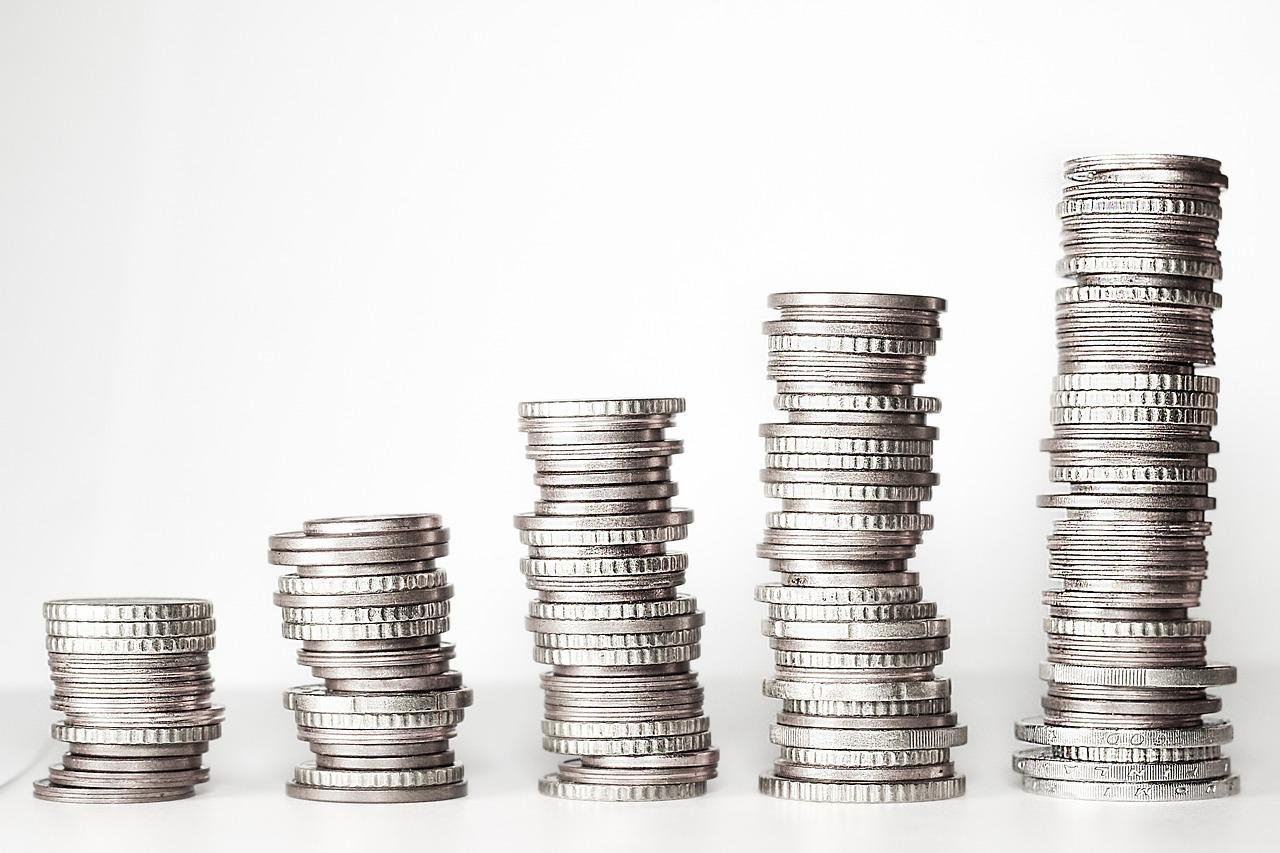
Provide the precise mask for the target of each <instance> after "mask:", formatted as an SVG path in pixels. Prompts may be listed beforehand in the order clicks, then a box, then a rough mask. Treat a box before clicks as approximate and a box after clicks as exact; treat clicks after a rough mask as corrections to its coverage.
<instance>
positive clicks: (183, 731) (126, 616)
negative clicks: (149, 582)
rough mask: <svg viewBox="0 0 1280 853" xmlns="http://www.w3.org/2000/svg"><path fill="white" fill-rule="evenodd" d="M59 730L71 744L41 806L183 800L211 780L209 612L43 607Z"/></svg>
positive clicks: (98, 601) (130, 606) (169, 601)
mask: <svg viewBox="0 0 1280 853" xmlns="http://www.w3.org/2000/svg"><path fill="white" fill-rule="evenodd" d="M44 618H45V628H46V630H47V633H48V640H47V647H48V650H49V672H50V677H51V678H52V679H53V699H52V702H51V705H52V707H53V709H54V710H55V711H59V712H61V713H62V714H64V715H65V719H64V720H62V721H61V722H58V723H55V724H54V726H53V737H54V739H55V740H59V741H63V742H64V743H66V744H67V753H66V754H65V755H63V756H62V762H61V763H60V764H56V765H54V766H53V767H50V768H49V778H47V779H41V780H40V781H38V782H36V783H35V795H36V797H38V798H39V799H42V800H52V801H56V802H64V803H152V802H160V801H164V800H181V799H184V798H186V797H190V796H191V795H192V794H194V793H195V786H196V785H198V784H200V783H201V782H207V781H208V780H209V770H208V768H206V767H202V766H201V761H202V759H203V756H204V753H205V752H207V751H208V749H209V742H210V741H212V740H213V739H214V738H217V737H218V736H219V735H221V734H222V725H221V724H222V719H223V709H222V708H221V707H220V706H218V705H214V704H213V677H212V676H211V675H210V673H209V652H210V651H211V650H212V649H213V643H214V640H213V633H214V621H213V606H212V605H211V604H210V603H209V602H207V601H202V600H200V599H193V598H192V599H188V598H78V599H67V600H63V601H50V602H47V603H46V604H45V605H44Z"/></svg>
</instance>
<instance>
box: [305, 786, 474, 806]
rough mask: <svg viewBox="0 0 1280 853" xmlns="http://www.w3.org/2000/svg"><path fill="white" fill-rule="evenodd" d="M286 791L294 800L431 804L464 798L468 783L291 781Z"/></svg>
mask: <svg viewBox="0 0 1280 853" xmlns="http://www.w3.org/2000/svg"><path fill="white" fill-rule="evenodd" d="M285 793H286V794H288V795H289V796H290V797H293V798H294V799H295V800H315V801H317V802H322V803H430V802H438V801H440V800H455V799H458V798H459V797H465V796H466V795H467V783H466V782H455V783H453V784H450V785H426V786H423V787H420V788H329V787H319V786H315V785H301V784H298V783H297V782H288V783H286V784H285Z"/></svg>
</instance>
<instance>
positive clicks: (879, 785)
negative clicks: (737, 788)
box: [760, 774, 964, 803]
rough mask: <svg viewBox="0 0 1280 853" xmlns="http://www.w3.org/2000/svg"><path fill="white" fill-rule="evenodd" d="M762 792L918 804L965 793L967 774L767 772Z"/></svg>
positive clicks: (809, 798)
mask: <svg viewBox="0 0 1280 853" xmlns="http://www.w3.org/2000/svg"><path fill="white" fill-rule="evenodd" d="M760 793H762V794H768V795H769V796H771V797H778V798H779V799H785V800H801V801H805V802H816V803H918V802H928V801H931V800H946V799H952V798H954V797H959V796H961V795H962V794H964V777H963V776H952V777H950V778H947V779H936V780H929V781H924V782H863V783H857V782H810V781H801V780H796V779H784V778H782V777H780V776H774V775H771V774H765V775H763V776H761V777H760Z"/></svg>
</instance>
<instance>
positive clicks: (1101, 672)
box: [1014, 155, 1238, 800]
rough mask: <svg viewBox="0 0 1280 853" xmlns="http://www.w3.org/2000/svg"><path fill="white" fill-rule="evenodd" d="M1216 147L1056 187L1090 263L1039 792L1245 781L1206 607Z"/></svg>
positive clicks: (1070, 259)
mask: <svg viewBox="0 0 1280 853" xmlns="http://www.w3.org/2000/svg"><path fill="white" fill-rule="evenodd" d="M1220 166H1221V164H1220V163H1218V161H1216V160H1209V159H1207V158H1203V157H1185V156H1171V155H1108V156H1099V157H1083V158H1080V159H1077V160H1071V161H1069V162H1068V163H1067V164H1066V173H1065V174H1066V187H1065V189H1064V190H1063V198H1062V202H1061V204H1059V206H1058V213H1059V215H1060V216H1061V218H1062V225H1063V240H1062V245H1063V249H1064V253H1065V257H1064V258H1063V260H1062V261H1061V262H1060V263H1059V265H1058V271H1059V272H1060V273H1061V274H1062V275H1064V276H1067V277H1069V278H1073V279H1074V281H1073V283H1072V284H1071V285H1069V286H1067V287H1063V288H1061V289H1059V291H1058V300H1057V301H1058V313H1057V328H1058V359H1059V368H1058V369H1059V374H1058V376H1057V378H1056V379H1055V381H1054V386H1053V393H1052V397H1051V400H1050V406H1051V409H1050V411H1051V413H1052V423H1053V433H1054V434H1053V438H1051V439H1048V440H1047V441H1045V442H1044V443H1043V449H1044V450H1045V451H1047V452H1048V453H1049V458H1050V479H1051V480H1052V481H1053V482H1055V483H1062V484H1065V485H1066V488H1067V491H1066V492H1065V493H1062V494H1053V495H1046V496H1044V497H1042V498H1041V500H1040V504H1041V505H1042V506H1047V507H1054V508H1060V509H1065V510H1066V513H1067V515H1066V518H1065V519H1061V520H1059V521H1056V522H1055V523H1054V530H1053V534H1052V535H1051V536H1050V537H1049V574H1050V577H1051V578H1052V585H1051V587H1050V589H1049V590H1048V591H1047V592H1046V593H1045V603H1046V604H1048V605H1049V617H1048V618H1047V619H1046V620H1045V633H1046V634H1047V635H1048V646H1049V656H1048V657H1049V659H1048V661H1046V662H1045V663H1044V664H1042V665H1041V677H1042V678H1043V679H1044V680H1045V681H1046V682H1048V691H1047V695H1046V696H1045V697H1044V698H1043V699H1042V700H1041V704H1042V706H1043V708H1044V716H1043V718H1038V719H1030V720H1024V721H1023V722H1021V723H1019V724H1018V726H1017V733H1018V736H1019V738H1020V739H1022V740H1024V741H1028V742H1030V743H1033V744H1037V745H1038V748H1035V749H1030V750H1025V751H1023V752H1020V753H1018V754H1017V755H1015V756H1014V767H1015V768H1016V769H1017V770H1018V771H1019V772H1020V773H1022V775H1023V785H1024V788H1026V789H1027V790H1029V791H1032V792H1035V793H1042V794H1049V795H1052V796H1060V797H1070V798H1080V799H1109V800H1116V799H1120V800H1171V799H1172V800H1186V799H1202V798H1207V797H1219V796H1223V795H1226V794H1231V793H1234V792H1235V791H1236V790H1237V787H1238V783H1237V781H1236V779H1235V777H1231V776H1230V763H1229V761H1228V760H1227V759H1226V758H1224V757H1223V756H1222V753H1221V749H1222V746H1221V745H1222V744H1224V743H1226V742H1227V741H1229V740H1230V738H1231V727H1230V726H1229V725H1228V724H1226V723H1225V722H1223V721H1220V720H1213V719H1209V720H1204V719H1203V718H1202V715H1204V714H1208V713H1213V712H1215V711H1217V710H1218V709H1219V708H1220V707H1221V700H1219V699H1218V698H1217V697H1216V696H1212V695H1210V694H1208V693H1206V692H1205V690H1206V688H1210V687H1214V686H1218V685H1222V684H1228V683H1231V682H1232V681H1234V680H1235V669H1234V668H1233V667H1230V666H1226V665H1222V664H1211V663H1207V662H1206V659H1205V637H1206V636H1207V635H1208V633H1209V623H1208V622H1207V621H1205V620H1199V619H1191V618H1189V617H1188V615H1187V610H1188V608H1190V607H1194V606H1196V605H1197V604H1199V601H1200V586H1201V582H1202V581H1203V579H1204V577H1205V573H1206V570H1207V568H1208V555H1207V552H1206V550H1205V537H1206V536H1207V535H1208V534H1209V523H1208V522H1207V521H1205V511H1206V510H1209V509H1212V508H1213V506H1214V501H1213V498H1211V497H1209V491H1208V490H1209V487H1208V484H1209V483H1210V482H1212V481H1213V478H1214V470H1213V469H1212V468H1210V467H1209V464H1208V459H1209V454H1210V453H1213V452H1215V451H1216V450H1217V449H1218V446H1217V443H1216V442H1214V441H1213V440H1212V439H1211V437H1210V429H1211V427H1212V426H1213V425H1214V424H1215V423H1216V421H1217V413H1216V409H1217V392H1218V380H1216V379H1214V378H1212V377H1208V376H1201V375H1198V374H1197V373H1196V372H1195V371H1196V367H1197V366H1199V365H1207V364H1212V363H1213V360H1214V352H1213V317H1212V313H1213V310H1214V309H1215V308H1217V307H1218V306H1219V305H1220V304H1221V301H1220V299H1219V297H1218V295H1217V294H1216V293H1215V292H1214V290H1213V281H1214V279H1217V278H1219V277H1220V276H1221V274H1222V267H1221V258H1220V256H1219V253H1218V249H1217V246H1216V239H1217V235H1218V222H1219V219H1220V217H1221V213H1222V209H1221V207H1220V206H1219V194H1220V192H1221V191H1222V189H1224V188H1225V187H1226V185H1227V179H1226V177H1225V176H1224V175H1223V174H1222V172H1221V169H1220Z"/></svg>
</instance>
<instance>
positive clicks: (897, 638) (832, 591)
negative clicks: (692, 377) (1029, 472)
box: [756, 293, 966, 803]
mask: <svg viewBox="0 0 1280 853" xmlns="http://www.w3.org/2000/svg"><path fill="white" fill-rule="evenodd" d="M769 305H770V306H771V307H773V308H776V309H778V311H779V312H780V313H781V319H779V320H774V321H771V322H767V323H765V324H764V330H765V333H766V334H767V335H768V338H769V377H770V378H771V379H774V380H777V396H776V397H775V404H776V405H777V407H778V408H779V409H781V410H782V411H784V412H786V413H787V422H785V423H778V424H765V425H764V426H763V427H762V428H761V433H762V434H763V436H764V439H765V445H766V457H765V458H766V463H765V464H766V466H767V467H766V468H765V470H764V471H763V472H762V474H761V477H762V479H763V480H764V483H765V493H766V495H768V496H769V497H772V498H777V499H780V500H781V506H780V507H779V509H778V510H777V511H775V512H770V513H769V515H768V519H767V525H768V529H767V530H766V531H765V538H764V543H763V544H762V545H761V546H760V547H759V549H758V553H759V555H760V556H761V557H763V558H765V559H767V560H769V566H770V568H771V569H772V570H773V571H775V572H777V573H778V574H779V582H778V583H772V584H764V585H762V586H760V587H758V588H757V591H756V597H757V599H758V600H760V601H762V602H764V603H765V604H766V605H767V606H768V617H769V618H768V619H766V620H765V622H764V633H765V635H766V636H768V637H769V644H770V646H772V648H773V650H774V661H775V672H774V677H773V678H771V679H768V680H767V681H766V682H765V685H764V692H765V695H766V696H769V697H771V698H774V699H781V700H782V712H781V713H779V714H778V715H777V724H776V725H775V726H774V727H773V729H772V732H771V737H772V740H773V742H774V743H775V744H777V745H778V746H780V747H781V756H780V757H779V759H778V761H777V762H776V763H775V764H774V768H773V772H772V773H766V774H764V775H762V776H761V777H760V790H761V791H762V792H763V793H766V794H770V795H772V796H775V797H782V798H786V799H793V800H810V801H818V802H840V803H884V802H917V801H924V800H941V799H947V798H950V797H956V796H959V795H961V794H963V793H964V777H963V776H957V775H955V769H954V766H953V764H952V762H951V757H950V749H951V747H953V746H958V745H960V744H963V743H964V742H965V738H966V732H965V729H964V727H962V726H957V725H956V715H955V714H954V713H952V712H951V684H950V682H949V681H948V680H946V679H941V678H937V677H936V676H935V675H934V671H933V670H934V667H935V666H937V665H938V664H940V663H941V662H942V654H943V650H944V649H946V648H947V646H948V642H949V641H948V634H949V629H950V626H949V623H948V621H947V620H946V619H939V618H937V608H936V606H935V605H934V604H932V603H930V602H926V601H922V600H921V598H922V593H921V589H920V585H919V582H918V577H917V575H916V573H915V572H910V571H908V570H907V561H908V559H910V558H911V557H912V556H914V554H915V548H916V545H918V544H919V542H920V540H921V536H922V534H923V532H924V531H925V530H928V529H929V528H930V527H931V526H932V517H931V516H928V515H924V514H922V513H921V512H920V503H921V502H922V501H925V500H928V499H929V497H930V495H931V487H932V486H933V485H934V484H935V483H936V482H937V476H936V475H935V474H933V472H932V471H933V465H932V459H931V454H932V449H933V439H934V438H935V437H936V435H937V431H936V430H935V429H934V428H933V427H930V426H928V425H927V424H926V423H925V419H926V416H927V415H928V414H929V413H930V412H936V411H937V410H938V400H937V399H936V398H933V397H920V396H915V395H914V394H913V391H912V386H913V385H914V384H915V383H917V382H921V381H923V379H924V369H925V359H926V357H927V356H930V355H932V354H933V352H934V349H935V347H936V341H937V339H938V338H939V337H940V331H939V324H938V314H939V312H941V311H942V310H943V309H944V308H945V303H944V302H943V301H942V300H941V299H935V298H932V297H925V296H895V295H889V294H875V293H778V294H774V295H773V296H771V297H770V298H769Z"/></svg>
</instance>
